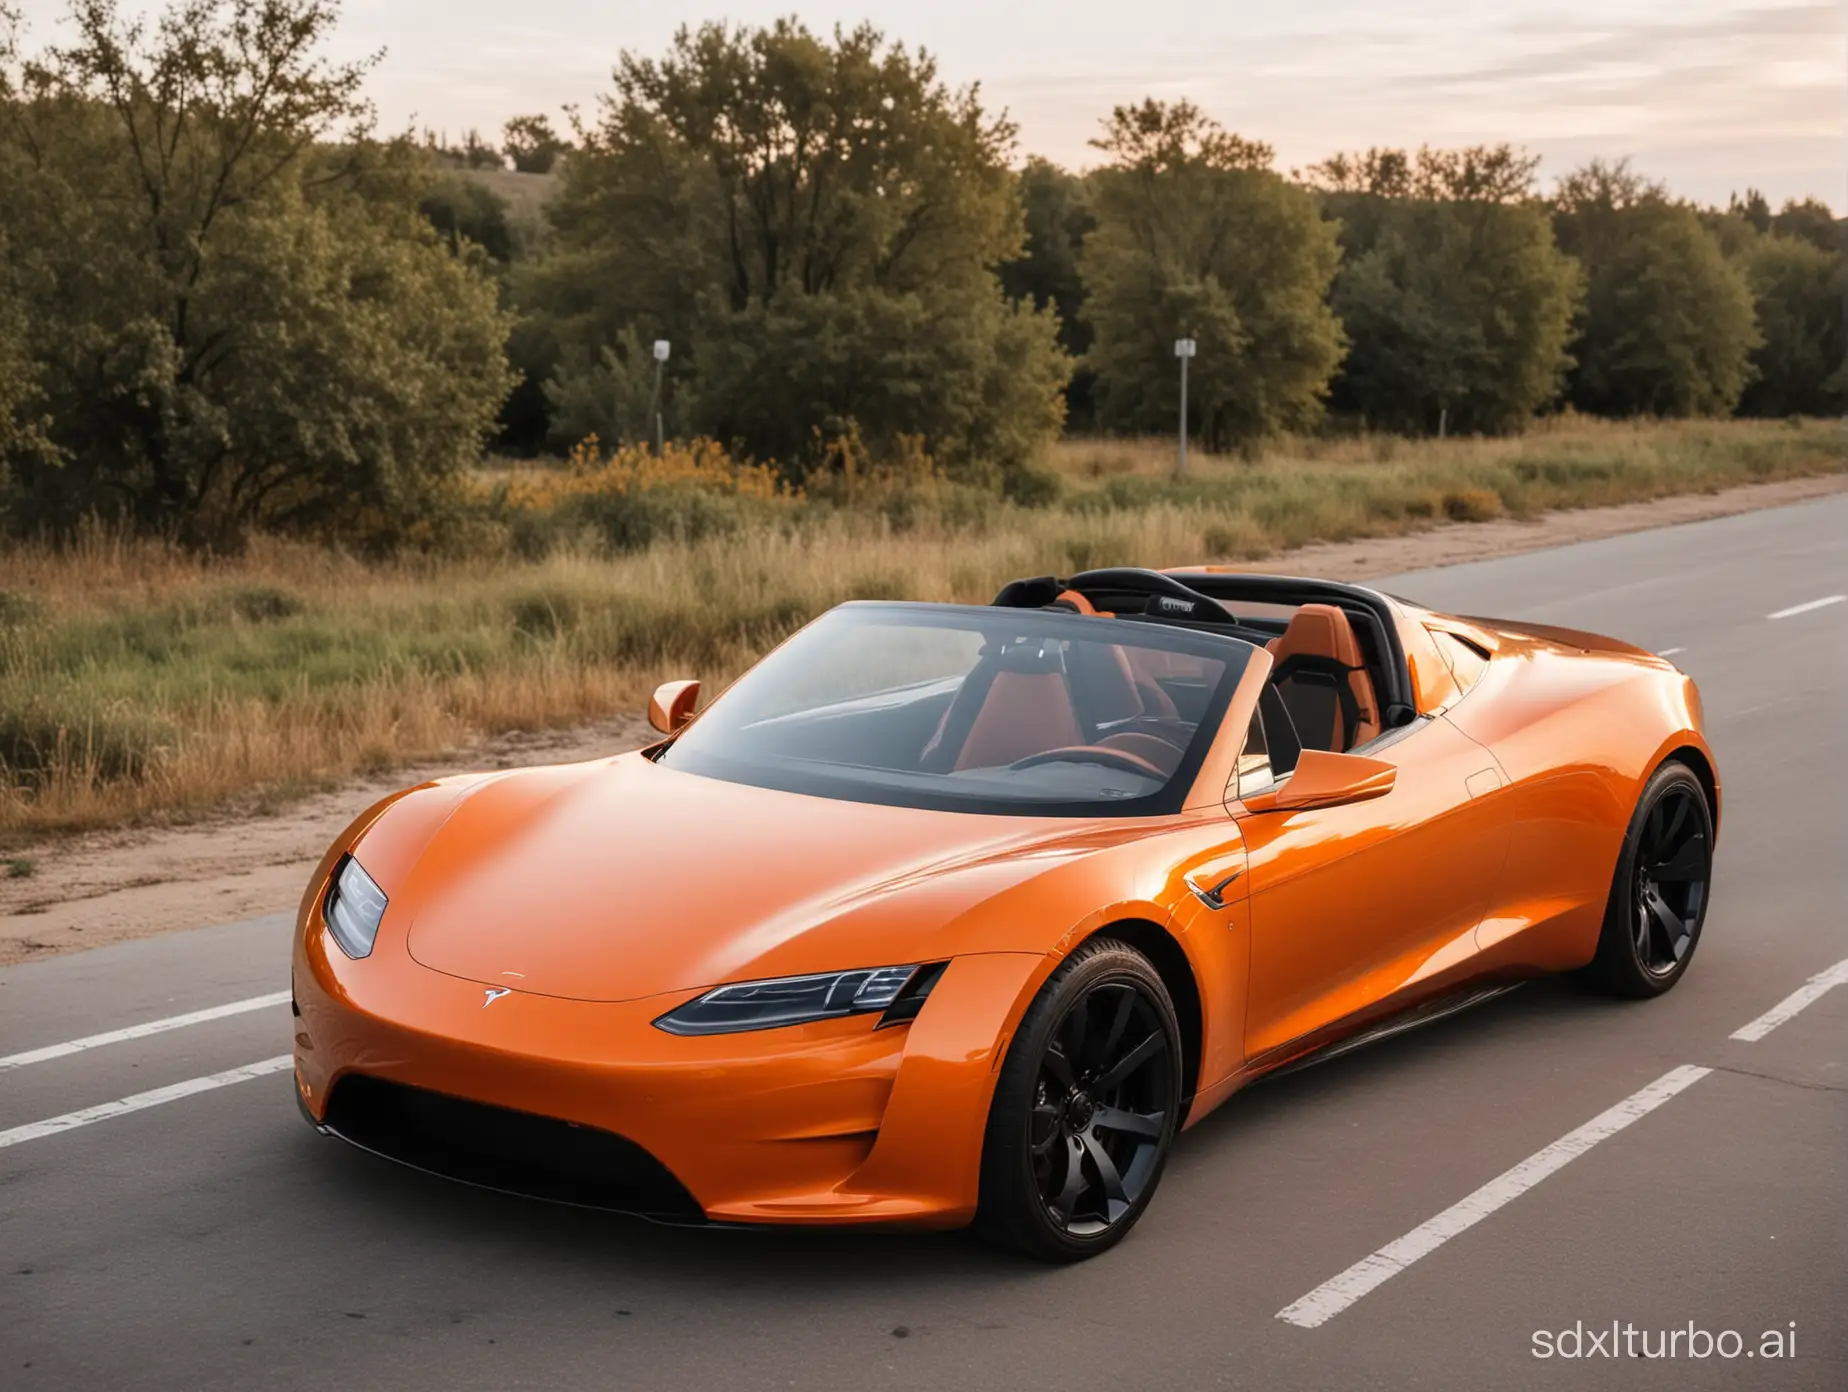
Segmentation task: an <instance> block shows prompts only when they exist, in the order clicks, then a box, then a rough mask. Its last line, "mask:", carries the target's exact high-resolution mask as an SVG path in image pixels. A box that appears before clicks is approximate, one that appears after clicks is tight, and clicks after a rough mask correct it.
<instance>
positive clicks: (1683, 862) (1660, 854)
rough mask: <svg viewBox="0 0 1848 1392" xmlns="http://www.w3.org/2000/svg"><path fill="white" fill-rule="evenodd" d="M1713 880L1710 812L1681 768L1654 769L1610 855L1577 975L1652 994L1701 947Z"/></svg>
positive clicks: (1611, 988)
mask: <svg viewBox="0 0 1848 1392" xmlns="http://www.w3.org/2000/svg"><path fill="white" fill-rule="evenodd" d="M1712 879H1713V812H1712V809H1711V808H1710V807H1709V806H1708V803H1707V792H1706V789H1705V788H1703V787H1702V786H1701V782H1700V780H1699V779H1698V778H1696V777H1695V776H1694V773H1693V771H1692V770H1691V769H1689V768H1688V766H1687V765H1686V764H1680V763H1667V764H1664V765H1662V767H1661V768H1659V769H1657V770H1656V772H1655V774H1654V775H1653V776H1652V777H1651V778H1650V780H1649V782H1648V783H1647V784H1646V785H1645V786H1644V788H1643V795H1642V796H1641V797H1640V798H1639V799H1637V804H1636V811H1635V813H1634V814H1633V815H1632V816H1631V818H1630V828H1629V831H1628V833H1627V834H1626V835H1625V837H1624V842H1623V853H1622V854H1621V855H1619V856H1618V858H1617V874H1616V878H1615V879H1614V880H1613V882H1612V884H1611V897H1610V902H1609V904H1608V905H1607V906H1606V908H1605V911H1604V929H1603V932H1602V933H1601V934H1600V936H1599V938H1598V952H1597V956H1595V957H1594V958H1592V961H1591V965H1590V966H1588V967H1586V968H1585V970H1584V973H1583V976H1584V978H1585V980H1586V982H1587V983H1588V984H1589V985H1591V986H1593V987H1594V988H1596V989H1598V990H1601V991H1605V992H1607V993H1609V994H1611V995H1616V996H1629V997H1632V998H1636V999H1644V998H1647V997H1650V996H1659V995H1661V994H1662V993H1663V992H1664V991H1666V990H1668V989H1669V988H1670V987H1671V986H1673V985H1674V984H1675V983H1676V982H1677V981H1679V980H1680V979H1681V977H1682V974H1683V973H1684V972H1686V971H1687V969H1688V963H1689V962H1690V961H1692V960H1693V957H1694V949H1695V947H1696V946H1698V945H1699V943H1700V930H1701V924H1702V923H1703V922H1704V921H1705V919H1706V916H1707V897H1708V891H1709V888H1710V886H1711V884H1712Z"/></svg>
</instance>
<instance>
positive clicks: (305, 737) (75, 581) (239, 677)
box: [0, 422, 1843, 841]
mask: <svg viewBox="0 0 1848 1392" xmlns="http://www.w3.org/2000/svg"><path fill="white" fill-rule="evenodd" d="M1170 458H1171V456H1170V455H1169V453H1168V449H1167V447H1166V446H1165V445H1162V444H1158V443H1146V444H1145V443H1138V442H1130V443H1126V444H1124V443H1099V442H1087V441H1076V442H1069V443H1067V444H1065V445H1063V446H1061V447H1060V449H1059V450H1058V451H1057V453H1056V456H1055V458H1054V459H1053V461H1052V463H1053V467H1054V468H1055V469H1056V470H1057V471H1058V473H1059V474H1060V475H1061V477H1062V478H1063V479H1064V481H1065V488H1066V494H1065V497H1064V499H1063V501H1061V502H1060V503H1059V504H1057V505H1055V506H1051V507H1044V508H1035V509H1026V508H1020V507H1016V506H1012V505H1008V504H1002V503H1000V502H998V501H993V500H987V501H985V502H984V503H983V504H982V506H980V507H978V508H971V507H969V506H968V498H967V497H966V496H965V495H957V496H956V498H954V499H950V498H949V495H947V494H946V495H945V499H947V501H946V500H936V501H933V498H934V495H928V496H924V497H922V498H909V499H908V500H906V501H905V505H904V506H903V507H895V506H891V504H892V503H893V502H894V500H893V499H887V500H885V502H884V503H882V504H881V505H880V506H877V507H870V506H869V507H860V508H841V507H835V506H819V505H817V506H814V507H812V508H809V507H806V506H804V507H794V508H789V509H783V508H779V509H777V511H776V514H775V515H774V516H773V517H771V518H770V520H764V521H759V522H754V523H752V524H751V525H748V526H744V527H743V528H742V529H740V530H733V531H730V532H726V533H723V534H718V535H707V536H704V537H702V538H701V539H698V540H691V541H689V540H684V539H682V540H669V541H664V542H658V543H656V544H654V545H651V546H647V547H646V548H644V549H640V550H635V551H630V552H626V553H620V552H614V553H613V552H610V551H607V550H598V549H583V548H579V549H566V550H560V551H555V552H554V553H553V554H551V555H549V556H545V557H543V558H542V559H538V560H520V559H517V558H516V556H515V555H514V553H513V552H512V551H503V552H500V553H497V554H495V555H492V556H489V557H484V558H481V559H474V560H453V559H450V560H439V559H429V558H423V559H411V560H401V561H397V562H392V563H388V564H364V563H361V562H359V561H356V560H354V559H352V558H350V557H345V556H341V555H338V554H335V553H332V552H329V551H324V550H319V549H315V548H311V547H306V546H301V545H295V544H288V543H281V542H276V541H260V542H258V543H257V544H254V545H253V546H252V547H251V548H250V549H249V550H248V552H247V553H246V554H244V555H243V556H241V557H238V558H236V559H221V560H208V559H202V558H200V557H197V556H194V555H189V554H186V553H183V552H180V551H177V550H174V549H172V548H168V547H164V546H161V545H159V544H156V543H151V542H146V541H135V540H130V539H126V538H123V537H120V536H114V535H110V534H107V533H104V532H100V531H93V532H91V533H89V534H87V535H85V536H84V537H83V538H81V539H80V540H79V541H78V542H77V543H76V544H75V545H73V546H71V547H68V548H65V549H62V550H55V551H54V550H51V549H48V548H43V547H24V548H17V549H14V550H12V551H11V552H8V553H6V554H4V555H0V575H4V580H3V581H0V586H3V587H0V839H4V840H11V841H18V840H21V839H24V838H27V837H30V836H32V835H36V834H42V833H44V832H47V831H56V830H67V829H80V828H86V827H95V826H102V825H111V824H120V823H124V822H145V821H158V820H174V819H180V818H184V817H186V816H189V815H193V814H195V813H197V812H200V811H203V810H206V809H209V808H213V807H216V806H222V805H225V804H226V803H228V802H235V801H238V800H240V799H244V800H249V799H267V800H271V801H274V800H276V799H279V798H283V797H287V796H289V795H291V794H293V793H295V792H299V791H304V790H306V789H308V788H310V787H313V786H316V785H321V784H325V783H326V782H328V781H330V780H337V779H340V778H344V777H347V776H350V775H352V774H354V773H356V772H360V771H373V770H378V769H382V768H386V767H390V766H392V765H395V764H398V763H403V762H407V761H410V760H413V759H419V758H424V757H427V756H430V755H433V754H436V753H438V752H440V751H442V750H444V749H448V748H452V747H454V746H456V745H457V744H459V743H461V742H463V741H464V740H465V739H467V738H468V737H469V736H472V735H477V734H485V733H498V732H503V731H508V730H515V729H537V728H543V727H558V726H564V725H570V724H575V723H579V722H583V721H586V720H590V719H594V718H600V717H604V716H607V715H609V714H611V713H613V712H618V711H625V710H635V709H637V708H639V706H640V704H641V702H642V700H643V699H644V697H645V694H646V692H647V691H648V690H649V689H650V688H651V687H652V686H653V684H654V683H655V682H657V681H659V680H661V679H664V678H666V677H669V676H683V675H696V676H699V677H701V678H703V679H705V680H706V681H708V682H709V683H718V682H723V681H724V680H726V679H728V678H729V677H731V676H732V675H735V674H736V673H737V672H738V671H739V670H741V669H742V668H743V667H745V666H746V665H748V664H749V663H750V662H751V661H752V660H754V659H755V657H756V656H758V655H759V654H761V653H762V652H763V651H764V650H765V649H766V648H768V647H769V646H771V645H772V644H774V643H775V642H777V641H779V640H780V639H781V638H782V637H783V636H784V635H786V634H788V633H789V632H791V631H792V630H793V629H794V628H796V627H797V626H799V625H800V624H802V623H803V622H805V621H806V620H807V619H808V618H810V617H811V616H812V615H814V614H816V613H818V612H820V611H821V610H823V609H825V608H827V607H829V606H830V605H832V604H835V603H838V602H840V601H842V600H845V599H849V598H856V597H857V598H871V597H883V598H914V599H941V600H955V601H961V602H980V601H984V600H987V599H988V598H989V597H991V596H992V595H993V593H994V591H995V590H996V589H997V588H998V587H999V585H1000V584H1001V583H1002V582H1004V581H1005V580H1007V579H1010V578H1012V577H1015V576H1020V575H1035V574H1045V573H1047V572H1060V573H1070V572H1071V571H1074V570H1079V569H1085V568H1089V567H1093V566H1099V565H1111V564H1131V563H1134V564H1182V563H1186V562H1189V561H1199V560H1256V559H1259V558H1261V557H1263V556H1265V555H1268V554H1270V553H1271V552H1273V551H1275V550H1277V549H1279V548H1282V547H1285V546H1291V545H1296V544H1299V543H1302V542H1305V541H1310V540H1342V539H1346V538H1352V537H1359V536H1378V535H1385V534H1391V533H1398V532H1404V531H1409V530H1415V529H1417V528H1420V527H1423V526H1428V525H1432V524H1434V523H1437V522H1441V521H1443V520H1445V519H1447V518H1452V517H1456V518H1475V517H1483V516H1494V515H1500V514H1501V513H1503V512H1506V513H1512V514H1515V515H1521V514H1525V513H1531V512H1535V511H1539V510H1542V509H1545V508H1550V507H1560V506H1590V505H1597V504H1602V503H1614V502H1623V501H1630V500H1634V499H1638V498H1648V497H1657V496H1664V495H1667V494H1672V493H1686V492H1698V491H1714V490H1717V489H1719V488H1722V487H1726V486H1730V485H1733V484H1738V483H1742V482H1750V481H1755V480H1769V479H1775V478H1787V477H1795V476H1799V475H1804V474H1819V473H1826V472H1835V471H1839V470H1840V469H1841V467H1842V463H1843V449H1842V437H1841V434H1840V429H1839V427H1837V426H1835V425H1833V424H1827V423H1819V422H1813V423H1806V424H1785V423H1772V424H1743V423H1724V424H1713V423H1707V424H1686V425H1682V424H1675V425H1657V426H1617V425H1601V424H1594V423H1586V422H1570V423H1566V424H1562V425H1556V426H1553V427H1551V428H1548V429H1543V430H1538V431H1536V432H1535V433H1534V434H1532V435H1529V436H1527V437H1524V438H1522V439H1517V440H1506V441H1450V442H1445V443H1443V444H1441V445H1439V444H1436V443H1433V442H1405V441H1386V440H1361V441H1343V442H1335V443H1324V442H1305V443H1301V444H1296V445H1293V446H1290V447H1287V448H1284V449H1280V450H1279V451H1278V452H1277V453H1276V454H1275V455H1273V456H1272V457H1269V458H1267V459H1264V460H1262V461H1260V462H1256V463H1246V462H1241V461H1238V460H1228V459H1201V458H1196V459H1195V460H1194V461H1193V463H1194V464H1195V468H1194V469H1193V470H1192V471H1191V472H1190V474H1189V476H1188V477H1187V478H1185V479H1180V480H1175V479H1171V478H1169V477H1167V476H1166V472H1167V470H1168V469H1169V468H1170V462H1169V461H1170ZM952 501H953V502H955V504H956V505H955V506H951V505H950V504H951V502H952ZM939 503H941V505H939Z"/></svg>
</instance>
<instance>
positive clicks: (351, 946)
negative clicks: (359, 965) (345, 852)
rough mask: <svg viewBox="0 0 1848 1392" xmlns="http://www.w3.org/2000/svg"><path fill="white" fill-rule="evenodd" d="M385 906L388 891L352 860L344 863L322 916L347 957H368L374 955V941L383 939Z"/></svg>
mask: <svg viewBox="0 0 1848 1392" xmlns="http://www.w3.org/2000/svg"><path fill="white" fill-rule="evenodd" d="M385 902H386V900H385V891H384V890H382V889H380V888H379V886H378V882H377V881H376V880H374V879H373V878H372V876H370V875H368V874H367V873H366V872H365V871H364V870H362V869H360V866H359V862H358V861H357V860H354V859H353V857H352V856H348V857H347V858H346V859H345V860H344V861H342V862H341V864H340V873H339V874H337V875H335V876H334V883H333V886H332V887H331V888H330V889H329V890H328V891H327V901H326V903H325V904H324V905H323V906H322V909H321V913H322V917H324V918H325V919H326V920H327V931H328V932H330V933H332V934H333V935H334V941H335V942H337V943H339V944H340V950H341V951H342V952H344V953H346V955H347V956H349V957H364V956H366V955H367V954H368V953H370V952H371V951H372V943H373V940H374V939H375V938H377V937H378V935H379V920H380V919H382V918H384V917H385Z"/></svg>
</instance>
